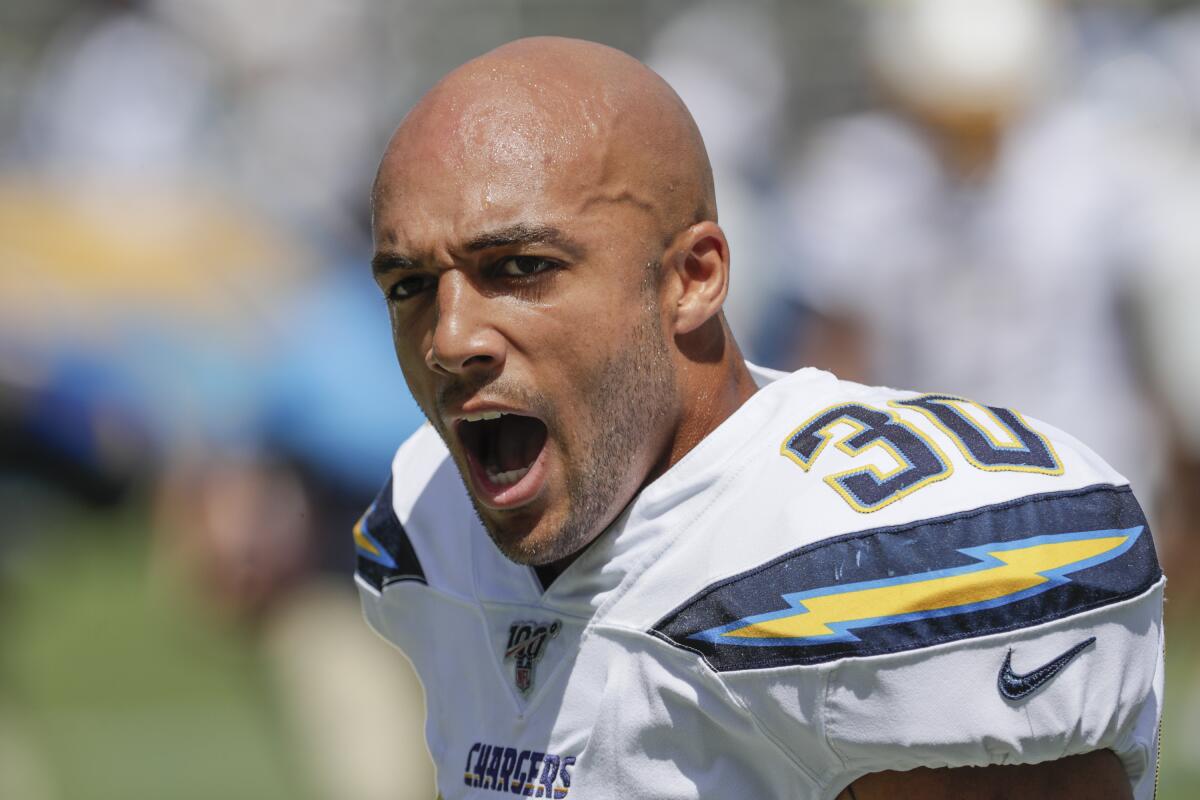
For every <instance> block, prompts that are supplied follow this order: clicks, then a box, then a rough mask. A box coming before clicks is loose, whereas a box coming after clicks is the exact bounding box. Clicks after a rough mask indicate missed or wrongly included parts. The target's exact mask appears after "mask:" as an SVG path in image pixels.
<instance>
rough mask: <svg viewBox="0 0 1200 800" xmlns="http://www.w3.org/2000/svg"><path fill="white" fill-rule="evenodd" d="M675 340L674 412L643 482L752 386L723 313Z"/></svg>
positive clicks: (675, 460)
mask: <svg viewBox="0 0 1200 800" xmlns="http://www.w3.org/2000/svg"><path fill="white" fill-rule="evenodd" d="M689 339H691V341H686V342H685V341H678V342H677V344H678V345H679V349H680V355H681V357H682V358H683V359H684V361H683V366H682V368H681V369H680V370H679V397H680V412H681V413H680V415H679V423H678V424H677V425H676V428H675V431H674V435H673V437H672V440H671V443H670V447H669V448H668V450H667V452H666V455H665V457H664V459H663V460H661V461H660V462H659V463H658V464H657V465H655V469H653V470H652V471H651V474H650V475H649V476H648V478H647V481H646V482H647V483H649V482H650V481H652V480H654V479H655V478H657V477H658V476H659V475H661V474H662V473H664V472H666V471H667V470H668V469H670V468H671V467H672V466H673V465H675V464H676V463H678V461H679V460H680V459H681V458H683V457H684V456H685V455H687V454H688V453H689V452H690V451H691V450H692V448H694V447H695V446H696V445H698V444H699V443H700V442H701V440H703V439H704V437H705V436H708V434H710V433H712V432H713V431H714V430H716V428H717V426H718V425H720V424H721V423H722V422H724V421H725V420H726V419H728V418H729V416H730V415H732V414H733V412H735V411H737V410H738V409H739V408H741V407H742V404H743V403H745V402H746V401H747V400H749V399H750V396H751V395H753V394H754V393H755V392H756V391H758V386H757V385H756V384H755V383H754V377H753V376H752V375H751V374H750V370H748V369H747V368H746V362H745V359H744V358H743V357H742V352H741V350H740V349H739V348H738V346H737V342H735V341H734V339H733V336H732V334H731V333H730V331H729V326H728V325H727V324H726V323H725V319H724V317H723V316H718V317H715V318H714V319H712V320H711V321H710V322H709V323H706V324H705V325H704V326H702V327H701V328H699V329H698V330H697V331H695V332H694V333H693V334H689Z"/></svg>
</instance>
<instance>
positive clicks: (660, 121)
mask: <svg viewBox="0 0 1200 800" xmlns="http://www.w3.org/2000/svg"><path fill="white" fill-rule="evenodd" d="M373 211H374V217H373V222H374V235H375V248H376V254H375V259H374V266H375V268H376V277H377V279H378V281H379V283H380V286H381V288H382V289H383V291H384V293H385V294H386V295H387V296H388V298H389V301H388V302H389V309H390V311H391V318H392V328H393V334H394V339H395V345H396V352H397V355H398V357H399V360H400V364H401V367H402V369H403V371H404V374H405V377H406V379H407V380H408V385H409V387H410V389H411V390H412V392H413V395H414V397H415V398H416V400H417V402H418V403H419V404H420V405H421V408H422V409H423V410H424V411H425V414H426V415H427V416H428V417H429V419H430V421H431V423H432V424H433V425H434V427H435V428H436V429H437V430H438V432H439V433H440V434H441V436H442V437H443V439H444V440H445V441H446V444H447V446H448V447H449V449H450V452H451V454H452V455H453V456H454V458H455V461H456V463H457V464H458V467H459V469H460V471H461V472H462V474H463V478H464V482H465V483H466V485H467V488H468V491H469V493H470V495H471V497H472V500H473V502H474V504H475V506H476V510H477V511H478V513H479V516H480V518H481V520H482V521H483V523H484V526H485V527H486V528H487V530H488V532H489V534H490V535H491V536H492V538H493V540H494V541H495V542H496V545H497V546H498V547H499V549H500V550H501V551H502V552H504V553H505V554H506V555H507V556H508V557H509V558H511V559H513V560H514V561H518V562H520V563H526V564H534V565H551V566H552V567H556V568H564V567H565V566H566V565H567V564H569V563H570V561H571V560H572V559H573V558H574V556H575V555H576V554H578V552H579V551H580V550H581V549H582V548H583V547H585V546H586V545H587V544H588V543H590V542H591V541H592V540H593V539H595V538H596V536H598V535H599V534H600V533H601V532H602V531H603V530H604V529H605V528H607V527H608V526H609V525H610V524H611V522H612V521H613V520H614V519H615V518H616V516H617V515H618V514H619V513H620V511H621V510H622V509H623V508H624V507H625V506H626V505H627V504H628V503H629V501H630V500H631V499H632V498H633V497H634V495H635V494H636V493H637V492H638V491H639V490H640V489H641V487H642V486H644V485H645V484H646V483H647V482H649V481H650V480H653V479H654V478H655V477H656V476H658V475H659V474H661V473H662V472H663V471H665V470H666V469H667V468H669V467H670V465H671V464H673V463H675V462H676V461H678V460H679V459H680V458H681V457H682V456H683V455H684V454H685V453H686V452H687V451H688V450H690V449H691V448H692V447H694V446H695V444H696V443H697V442H699V441H700V440H701V439H702V438H703V437H704V436H705V435H706V434H707V433H708V432H709V431H711V430H712V429H713V428H715V427H716V426H717V425H718V424H720V422H721V421H722V420H724V419H725V418H726V417H727V416H729V414H731V413H733V411H734V410H736V408H737V407H738V406H740V405H741V403H742V402H744V401H745V399H746V398H747V397H749V396H750V395H751V394H752V393H753V391H754V384H753V381H752V379H751V378H750V375H749V373H748V371H747V370H746V368H745V365H744V362H743V360H742V357H741V354H740V353H739V352H738V350H737V346H736V344H735V343H734V341H733V339H732V337H731V336H730V335H729V331H728V328H727V326H726V324H725V322H724V319H723V317H722V316H721V313H720V307H721V303H722V302H723V300H724V298H725V294H726V289H727V282H728V246H727V244H726V242H725V237H724V234H723V233H722V232H721V230H720V228H719V227H718V226H717V224H716V204H715V201H714V196H713V185H712V171H711V168H710V167H709V163H708V157H707V155H706V153H705V151H704V145H703V142H702V141H701V139H700V134H699V131H698V130H697V129H696V125H695V123H694V122H693V120H692V118H691V116H690V114H688V112H687V109H686V108H685V107H684V105H683V103H682V102H681V101H680V100H679V98H678V97H677V96H676V94H675V93H674V91H672V90H671V88H670V87H669V86H668V85H667V84H666V83H665V82H664V81H663V80H662V79H661V78H660V77H658V75H656V74H655V73H653V72H652V71H650V70H649V69H647V68H646V67H645V66H644V65H642V64H641V63H640V62H638V61H636V60H634V59H633V58H631V57H629V56H627V55H625V54H624V53H621V52H619V51H617V50H613V49H611V48H608V47H604V46H602V45H597V44H592V43H588V42H579V41H573V40H567V39H556V38H538V39H527V40H521V41H518V42H514V43H512V44H509V45H506V46H504V47H501V48H499V49H498V50H495V51H492V52H491V53H488V54H486V55H484V56H482V57H480V58H478V59H475V60H474V61H471V62H469V63H467V64H465V65H464V66H462V67H460V68H459V69H457V70H455V71H454V72H452V73H450V74H449V75H448V76H446V77H445V78H444V79H443V80H442V81H441V82H440V83H439V84H438V85H437V86H436V87H434V89H433V90H432V91H430V93H429V94H428V95H426V96H425V97H424V98H423V99H422V100H421V101H420V103H418V105H417V106H416V107H415V108H414V109H413V110H412V111H411V112H410V113H409V115H408V116H407V117H406V118H405V119H404V121H403V122H402V123H401V125H400V127H399V128H398V129H397V131H396V133H395V134H394V136H393V137H392V140H391V142H390V144H389V145H388V148H387V152H386V153H385V155H384V158H383V161H382V163H381V164H380V167H379V174H378V176H377V179H376V183H375V191H374V207H373ZM496 410H500V411H510V412H516V413H521V414H524V415H528V416H534V417H536V418H537V419H539V420H540V421H541V422H542V423H544V424H545V427H546V433H547V436H546V442H545V446H544V448H543V449H542V452H541V455H540V456H539V457H538V459H537V460H536V461H535V462H534V463H533V464H532V465H531V466H530V467H529V472H528V474H527V475H526V476H525V477H524V478H522V479H520V480H519V481H518V483H516V484H515V485H514V486H512V487H511V488H510V489H508V490H505V491H500V489H498V487H497V486H495V485H491V486H489V485H488V484H487V482H486V481H484V480H482V479H481V478H480V474H481V470H480V469H478V468H477V467H476V468H473V467H472V463H471V459H470V457H469V453H468V447H467V446H466V444H465V442H464V440H463V437H462V436H461V435H460V429H459V425H460V420H461V418H462V416H463V415H464V414H472V413H478V412H481V411H496Z"/></svg>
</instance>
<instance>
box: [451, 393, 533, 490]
mask: <svg viewBox="0 0 1200 800" xmlns="http://www.w3.org/2000/svg"><path fill="white" fill-rule="evenodd" d="M457 431H458V437H459V441H460V442H462V445H463V448H464V449H465V450H466V453H467V460H468V461H469V462H470V466H471V477H472V478H473V482H474V483H475V488H476V489H477V493H478V494H479V495H480V496H481V499H483V500H484V501H485V502H487V503H488V504H489V505H492V506H495V507H512V506H516V505H520V504H522V503H525V502H528V501H529V500H531V499H532V498H533V496H534V495H536V494H537V491H538V490H539V489H540V488H541V484H542V481H543V479H544V472H545V469H544V461H545V459H544V458H543V457H542V454H543V451H544V450H545V448H546V436H547V431H546V424H545V423H544V422H542V421H541V420H540V419H538V418H537V417H528V416H525V415H523V414H514V413H509V412H500V411H486V412H482V413H478V414H468V415H466V416H464V417H463V418H462V419H460V420H459V422H458V425H457Z"/></svg>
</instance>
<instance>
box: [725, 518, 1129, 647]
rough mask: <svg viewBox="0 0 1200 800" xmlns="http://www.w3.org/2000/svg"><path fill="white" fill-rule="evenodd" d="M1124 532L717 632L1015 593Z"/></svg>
mask: <svg viewBox="0 0 1200 800" xmlns="http://www.w3.org/2000/svg"><path fill="white" fill-rule="evenodd" d="M1128 539H1129V537H1128V536H1106V537H1103V538H1097V539H1077V540H1074V541H1068V542H1050V543H1044V544H1036V545H1032V546H1030V547H1022V548H1018V549H1014V550H996V551H993V552H990V553H989V554H988V555H991V556H993V557H995V558H996V559H998V560H1000V561H1002V562H1004V563H1003V566H998V567H992V568H991V569H984V570H978V571H975V572H965V573H960V574H958V575H946V576H941V577H937V578H931V579H929V580H924V581H913V582H910V583H896V584H891V585H887V586H875V587H871V588H867V589H859V590H851V591H848V592H834V593H831V594H826V595H818V596H816V597H809V598H806V599H804V600H803V601H802V603H803V607H804V608H805V609H807V613H806V612H805V611H803V610H798V611H797V613H795V614H791V615H788V616H784V617H777V618H775V619H768V620H762V621H760V622H755V623H752V624H750V625H746V626H744V627H741V628H736V629H734V630H732V631H729V632H727V633H724V634H722V635H723V636H727V637H733V638H743V639H792V638H804V637H808V636H827V635H829V634H832V633H834V632H835V631H834V630H833V629H832V628H831V627H829V626H830V625H831V624H835V623H846V622H856V621H860V620H866V619H876V618H880V617H894V616H900V615H902V614H912V613H916V612H922V611H937V610H941V609H947V608H955V607H958V606H967V605H973V604H975V603H982V602H986V601H989V600H996V599H999V598H1001V597H1006V596H1009V595H1013V594H1016V593H1017V592H1022V591H1025V590H1026V589H1031V588H1033V587H1035V586H1038V585H1039V584H1042V583H1045V582H1046V581H1047V580H1048V578H1045V577H1043V576H1042V575H1040V574H1038V573H1040V572H1046V571H1049V570H1052V569H1057V568H1059V567H1065V566H1067V565H1069V564H1074V563H1077V562H1080V561H1086V560H1087V559H1089V558H1094V557H1096V556H1099V555H1102V554H1104V553H1107V552H1108V551H1110V550H1112V549H1114V548H1117V547H1120V546H1121V545H1122V544H1124V543H1125V542H1126V541H1127V540H1128Z"/></svg>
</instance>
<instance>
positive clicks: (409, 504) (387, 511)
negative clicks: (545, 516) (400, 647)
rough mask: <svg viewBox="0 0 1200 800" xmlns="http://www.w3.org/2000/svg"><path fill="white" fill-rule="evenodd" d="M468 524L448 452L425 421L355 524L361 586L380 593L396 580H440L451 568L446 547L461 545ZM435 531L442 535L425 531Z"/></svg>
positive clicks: (458, 484) (465, 508) (398, 581)
mask: <svg viewBox="0 0 1200 800" xmlns="http://www.w3.org/2000/svg"><path fill="white" fill-rule="evenodd" d="M469 525H470V514H469V505H468V504H467V501H466V497H465V491H464V489H463V486H462V482H461V480H460V479H459V478H458V472H457V470H456V468H455V466H454V462H453V460H452V459H451V458H450V454H449V451H447V449H446V446H445V444H444V443H443V442H442V440H441V438H440V437H439V436H438V435H437V432H436V431H435V430H434V429H433V428H432V427H431V426H430V425H429V424H425V425H422V426H421V427H420V428H418V429H417V431H416V432H415V433H414V434H413V435H412V436H411V437H409V438H408V439H407V440H406V441H405V442H404V444H402V445H401V446H400V448H399V449H398V450H397V452H396V455H395V458H394V459H393V460H392V467H391V470H390V473H389V475H388V476H387V479H386V481H385V483H384V485H383V487H382V489H380V491H379V494H378V495H377V496H376V497H375V500H374V501H373V502H372V503H371V505H370V507H369V508H368V509H367V510H366V512H365V513H364V514H363V515H362V517H361V518H360V519H359V520H358V522H357V523H356V524H355V526H354V545H355V552H356V556H357V566H356V571H355V574H356V578H357V580H358V583H359V585H360V586H361V587H363V588H364V589H368V590H370V591H372V592H374V593H378V592H380V591H382V590H383V588H384V587H385V586H388V585H391V584H394V583H402V582H410V583H418V584H428V583H430V582H431V575H432V576H433V580H432V582H434V583H440V581H438V580H437V578H438V576H439V575H440V574H441V573H444V572H447V571H452V570H451V569H450V567H449V565H448V564H447V562H448V561H452V560H453V556H451V555H450V554H449V553H448V552H447V551H452V550H453V549H454V548H455V547H456V546H461V542H460V541H459V539H461V538H462V537H463V536H465V535H466V533H467V530H468V528H469ZM435 530H436V531H439V537H432V536H428V535H424V534H425V533H426V532H428V531H435ZM439 538H440V539H441V540H442V541H439ZM460 552H462V551H461V550H460Z"/></svg>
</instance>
